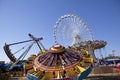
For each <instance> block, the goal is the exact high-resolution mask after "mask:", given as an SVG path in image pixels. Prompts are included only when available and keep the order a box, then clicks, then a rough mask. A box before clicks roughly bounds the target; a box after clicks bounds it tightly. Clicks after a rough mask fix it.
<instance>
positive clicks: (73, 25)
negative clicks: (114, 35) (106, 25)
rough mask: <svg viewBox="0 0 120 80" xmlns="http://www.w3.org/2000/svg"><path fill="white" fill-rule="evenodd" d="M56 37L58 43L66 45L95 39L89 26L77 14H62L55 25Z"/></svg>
mask: <svg viewBox="0 0 120 80" xmlns="http://www.w3.org/2000/svg"><path fill="white" fill-rule="evenodd" d="M54 39H55V43H56V44H61V45H63V46H65V47H67V46H72V45H73V44H76V43H80V42H83V41H88V40H91V41H92V40H93V35H92V31H91V29H90V28H89V26H88V25H87V24H86V23H85V22H84V21H83V20H82V19H81V18H80V17H79V16H77V15H73V14H67V15H64V16H61V17H60V18H59V19H58V20H57V21H56V23H55V25H54Z"/></svg>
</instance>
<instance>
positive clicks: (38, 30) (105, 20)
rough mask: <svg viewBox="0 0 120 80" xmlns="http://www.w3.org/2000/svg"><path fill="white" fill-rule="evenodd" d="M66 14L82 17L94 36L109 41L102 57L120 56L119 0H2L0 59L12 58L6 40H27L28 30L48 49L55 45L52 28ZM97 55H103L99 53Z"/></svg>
mask: <svg viewBox="0 0 120 80" xmlns="http://www.w3.org/2000/svg"><path fill="white" fill-rule="evenodd" d="M64 14H75V15H78V16H80V17H81V18H82V19H83V20H84V21H85V22H86V23H87V24H88V25H89V26H90V28H91V29H92V31H93V35H94V39H98V40H105V41H107V43H108V44H107V46H106V47H105V50H103V51H102V54H103V56H107V55H108V54H111V53H112V50H115V55H119V56H120V42H119V41H120V35H119V34H120V32H119V30H120V1H119V0H52V1H50V0H0V61H1V60H2V61H4V60H5V61H9V59H8V58H7V56H6V54H5V52H4V50H3V46H4V43H5V42H6V43H8V44H9V43H13V42H18V41H23V40H28V39H30V38H29V36H28V33H32V34H33V35H34V36H36V37H43V38H44V40H42V41H41V42H42V43H43V45H44V46H45V47H46V48H49V47H51V46H52V45H54V44H55V43H54V38H53V27H54V24H55V22H56V20H57V19H58V18H59V17H60V16H63V15H64ZM17 48H18V49H19V47H17V46H16V47H15V48H14V49H17ZM32 51H33V53H34V51H35V48H33V49H32V50H31V52H32ZM35 53H36V52H35ZM29 54H30V53H29ZM96 55H97V56H100V54H99V52H97V53H96Z"/></svg>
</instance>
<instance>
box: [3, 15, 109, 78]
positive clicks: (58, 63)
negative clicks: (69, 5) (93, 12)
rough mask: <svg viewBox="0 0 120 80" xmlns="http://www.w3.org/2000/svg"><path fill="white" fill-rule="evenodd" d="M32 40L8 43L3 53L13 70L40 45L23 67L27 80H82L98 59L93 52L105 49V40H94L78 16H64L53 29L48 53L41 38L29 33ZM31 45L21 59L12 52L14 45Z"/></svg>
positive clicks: (21, 55)
mask: <svg viewBox="0 0 120 80" xmlns="http://www.w3.org/2000/svg"><path fill="white" fill-rule="evenodd" d="M29 36H30V38H31V40H26V41H21V42H17V43H12V44H6V43H5V46H4V51H5V53H6V55H7V56H8V58H9V59H10V60H11V61H12V66H11V67H10V69H12V68H13V67H14V66H15V65H16V64H17V63H19V62H21V61H24V58H25V56H26V55H27V53H28V52H29V50H30V49H31V47H32V46H33V44H37V46H38V48H39V53H38V54H32V55H30V56H29V57H27V60H26V62H25V64H24V65H23V67H24V69H25V72H26V73H27V74H26V77H27V78H28V80H82V79H84V78H86V77H87V76H88V75H89V73H90V72H91V70H92V64H93V61H94V59H95V55H94V50H95V49H99V48H102V47H104V46H105V45H106V44H107V43H106V42H105V41H99V40H93V35H92V31H91V29H90V28H89V27H88V25H87V24H86V23H85V22H84V21H83V20H82V19H81V18H80V17H79V16H76V15H73V14H67V15H64V16H61V17H60V18H59V19H58V20H57V21H56V23H55V26H54V39H55V45H53V46H52V47H50V49H48V50H46V49H45V48H44V46H43V45H42V43H41V40H42V39H43V38H42V37H41V38H36V37H34V36H33V35H32V34H29ZM28 42H31V44H30V45H29V46H28V47H27V48H26V50H25V51H24V52H23V53H22V54H20V55H19V56H18V57H16V56H15V54H16V53H17V52H19V51H21V50H22V49H24V47H23V48H21V49H20V50H18V51H17V52H16V53H15V54H13V53H12V52H11V50H10V49H9V48H10V47H11V46H13V45H18V44H22V43H28Z"/></svg>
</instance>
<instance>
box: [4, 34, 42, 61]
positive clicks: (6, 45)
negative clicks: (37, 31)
mask: <svg viewBox="0 0 120 80" xmlns="http://www.w3.org/2000/svg"><path fill="white" fill-rule="evenodd" d="M30 35H31V34H29V36H30ZM32 37H33V39H32V40H26V41H21V42H16V43H12V44H6V43H5V45H4V47H3V49H4V51H5V53H6V55H7V56H8V58H9V59H10V60H11V61H12V62H16V61H17V59H16V57H15V56H14V54H13V53H12V52H11V50H10V48H9V47H10V46H12V45H16V44H21V43H26V42H30V41H35V42H36V43H37V44H38V41H39V40H42V39H43V38H42V37H41V38H35V37H34V36H32ZM20 56H21V55H20Z"/></svg>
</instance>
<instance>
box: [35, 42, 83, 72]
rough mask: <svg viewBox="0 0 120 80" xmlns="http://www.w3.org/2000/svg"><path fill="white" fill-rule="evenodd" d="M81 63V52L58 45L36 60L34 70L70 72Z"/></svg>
mask: <svg viewBox="0 0 120 80" xmlns="http://www.w3.org/2000/svg"><path fill="white" fill-rule="evenodd" d="M81 61H82V56H81V54H80V53H79V52H77V51H72V50H70V49H68V48H65V47H63V46H61V45H59V44H57V45H54V46H52V47H51V48H50V49H49V50H48V51H47V52H45V53H43V54H41V55H39V56H38V57H37V58H36V59H35V60H34V68H35V69H38V70H41V71H47V72H53V71H61V70H69V69H70V68H74V67H75V66H76V65H79V64H80V62H81Z"/></svg>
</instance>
